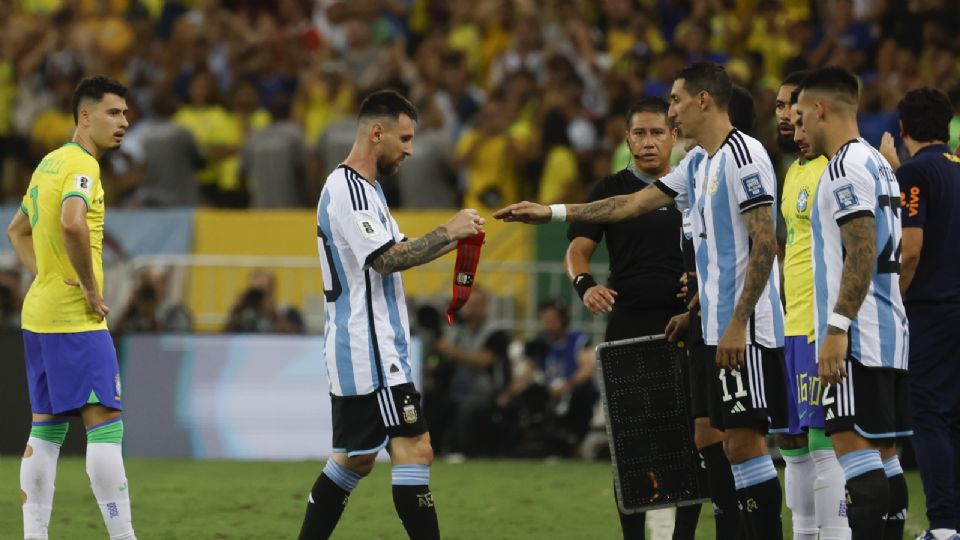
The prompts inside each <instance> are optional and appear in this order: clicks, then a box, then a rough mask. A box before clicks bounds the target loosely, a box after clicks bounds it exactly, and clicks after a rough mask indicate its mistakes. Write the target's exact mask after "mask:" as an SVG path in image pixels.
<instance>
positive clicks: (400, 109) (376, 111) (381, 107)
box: [357, 90, 418, 122]
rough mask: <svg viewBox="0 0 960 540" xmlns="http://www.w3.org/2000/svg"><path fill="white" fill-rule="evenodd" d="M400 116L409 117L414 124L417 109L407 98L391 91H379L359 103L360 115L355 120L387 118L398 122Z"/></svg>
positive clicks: (416, 117)
mask: <svg viewBox="0 0 960 540" xmlns="http://www.w3.org/2000/svg"><path fill="white" fill-rule="evenodd" d="M401 114H403V115H406V116H409V117H410V119H411V120H413V121H414V122H416V121H417V119H418V116H417V108H416V107H414V106H413V104H412V103H410V101H408V100H407V98H405V97H403V96H401V95H400V94H399V93H398V92H395V91H393V90H380V91H378V92H374V93H372V94H370V95H369V96H367V97H366V98H365V99H364V100H363V102H362V103H360V113H359V114H357V118H360V119H363V118H383V117H389V118H392V119H394V120H398V119H399V118H400V115H401Z"/></svg>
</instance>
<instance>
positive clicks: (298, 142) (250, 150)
mask: <svg viewBox="0 0 960 540" xmlns="http://www.w3.org/2000/svg"><path fill="white" fill-rule="evenodd" d="M269 113H270V116H271V117H272V120H271V122H270V125H268V126H267V127H265V128H263V129H261V130H259V131H257V132H255V133H253V134H251V135H250V136H249V137H247V142H246V143H245V144H244V147H243V150H242V151H241V154H240V177H241V179H243V180H244V184H245V185H246V186H247V189H248V190H249V192H250V206H251V207H252V208H301V207H304V206H308V201H307V193H306V185H305V184H304V180H305V179H306V167H307V143H306V140H305V139H304V136H303V130H301V129H300V126H299V125H297V123H296V122H294V121H293V120H291V119H290V97H289V96H286V95H284V94H276V95H274V96H273V98H271V100H270V106H269Z"/></svg>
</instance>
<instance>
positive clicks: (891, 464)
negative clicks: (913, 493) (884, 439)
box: [883, 456, 903, 478]
mask: <svg viewBox="0 0 960 540" xmlns="http://www.w3.org/2000/svg"><path fill="white" fill-rule="evenodd" d="M883 472H885V473H887V478H892V477H894V476H897V475H898V474H903V467H901V466H900V458H899V457H897V456H893V457H892V458H890V459H885V460H883Z"/></svg>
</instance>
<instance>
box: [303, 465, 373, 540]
mask: <svg viewBox="0 0 960 540" xmlns="http://www.w3.org/2000/svg"><path fill="white" fill-rule="evenodd" d="M361 478H362V477H361V476H360V475H359V474H357V473H356V472H354V471H352V470H350V469H348V468H346V467H344V466H343V465H340V464H339V463H337V462H336V461H334V460H333V459H328V460H327V464H326V465H325V466H324V467H323V472H322V473H320V476H318V477H317V481H316V482H314V484H313V489H311V490H310V494H309V495H308V496H307V512H306V514H305V515H304V516H303V525H302V526H301V527H300V537H299V538H300V540H326V539H327V538H330V535H331V534H333V529H334V528H336V526H337V522H339V521H340V516H342V515H343V509H344V508H346V507H347V500H348V499H349V498H350V493H351V492H352V491H353V490H354V489H356V487H357V484H359V483H360V479H361Z"/></svg>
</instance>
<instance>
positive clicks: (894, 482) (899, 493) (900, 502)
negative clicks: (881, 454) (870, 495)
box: [883, 456, 909, 540]
mask: <svg viewBox="0 0 960 540" xmlns="http://www.w3.org/2000/svg"><path fill="white" fill-rule="evenodd" d="M883 469H884V474H886V475H887V482H888V483H889V484H890V501H889V502H890V504H889V506H888V508H887V515H886V517H885V518H884V519H886V521H887V524H886V526H885V527H884V533H883V537H884V538H890V539H897V540H899V539H900V538H903V527H904V525H906V523H907V506H908V502H909V497H908V495H907V481H906V480H905V479H904V477H903V469H902V468H901V467H900V459H899V458H897V456H893V457H892V458H890V459H886V460H884V461H883Z"/></svg>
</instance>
